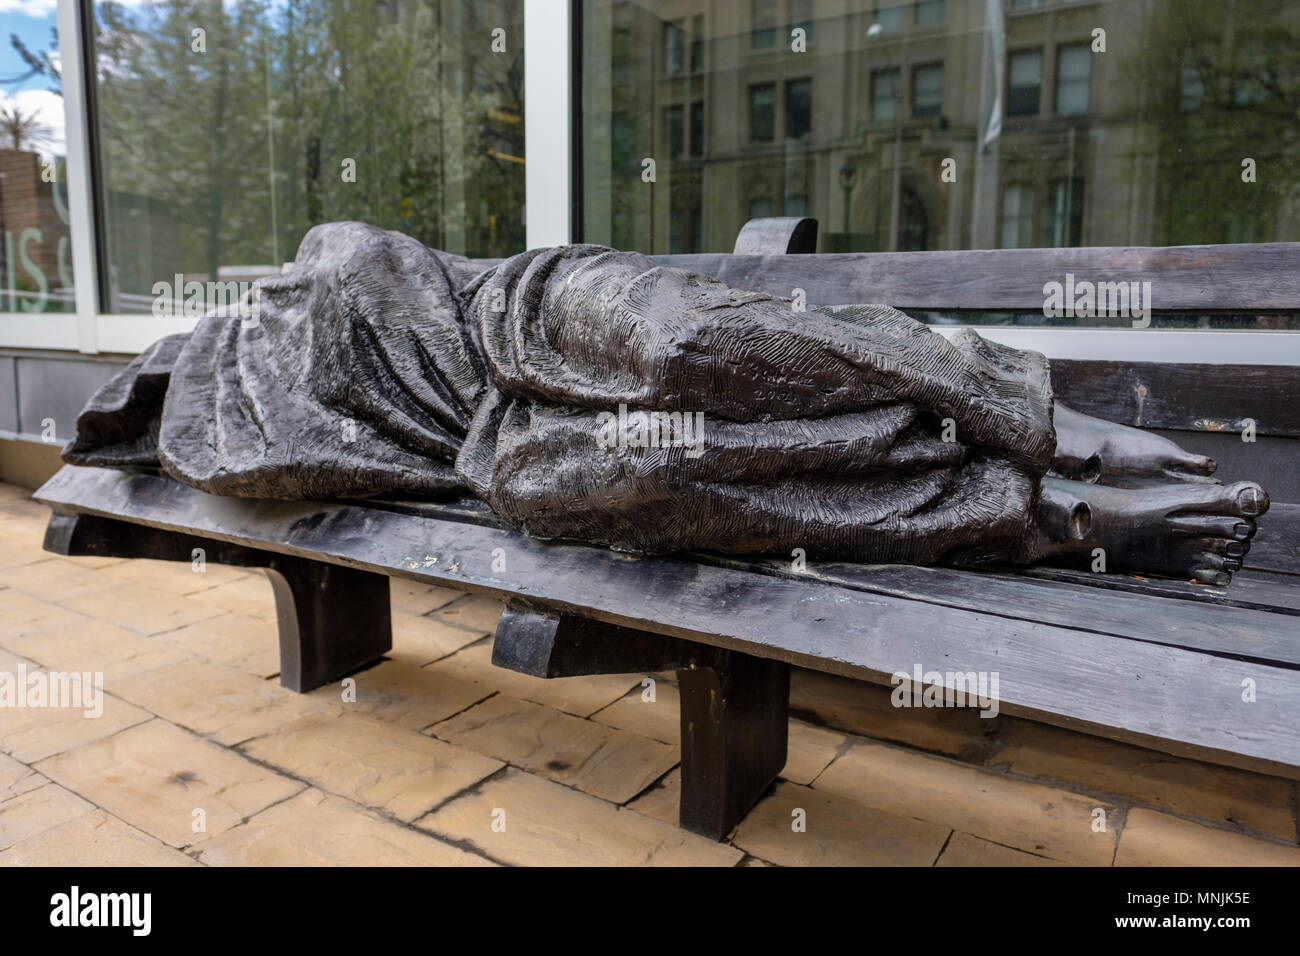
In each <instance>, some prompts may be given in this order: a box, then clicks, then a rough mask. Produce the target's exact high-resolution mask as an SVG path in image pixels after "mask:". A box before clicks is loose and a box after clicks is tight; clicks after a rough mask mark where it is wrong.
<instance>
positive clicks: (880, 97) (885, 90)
mask: <svg viewBox="0 0 1300 956" xmlns="http://www.w3.org/2000/svg"><path fill="white" fill-rule="evenodd" d="M897 117H898V70H876V71H875V72H874V73H872V74H871V119H872V121H874V122H876V123H884V122H890V121H892V120H894V119H896V118H897Z"/></svg>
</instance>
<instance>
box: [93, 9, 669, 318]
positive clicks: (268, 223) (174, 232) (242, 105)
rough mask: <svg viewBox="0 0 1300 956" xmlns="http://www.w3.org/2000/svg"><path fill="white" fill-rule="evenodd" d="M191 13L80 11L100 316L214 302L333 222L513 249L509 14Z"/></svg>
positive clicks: (519, 143)
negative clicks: (89, 52) (95, 117)
mask: <svg viewBox="0 0 1300 956" xmlns="http://www.w3.org/2000/svg"><path fill="white" fill-rule="evenodd" d="M204 9H205V14H204V16H203V18H202V20H203V24H202V26H201V27H199V25H198V21H196V20H195V16H194V10H193V8H191V7H189V6H186V5H183V4H177V3H170V2H141V3H132V4H120V3H96V4H95V5H94V15H95V27H96V36H95V38H94V40H95V63H96V67H97V70H96V73H97V75H96V82H97V101H98V111H99V143H100V155H101V159H102V178H103V182H104V194H103V196H102V197H101V203H102V208H101V211H100V215H101V217H102V221H103V223H104V231H105V233H106V236H107V249H106V250H105V253H106V254H107V256H108V262H109V266H110V275H109V289H108V290H107V296H106V298H107V300H108V302H107V305H108V307H109V308H110V309H111V310H112V311H115V312H132V311H146V312H147V311H150V310H151V308H152V307H153V305H154V302H155V300H156V299H157V298H158V297H159V296H160V295H162V294H165V293H166V291H167V289H168V288H170V289H172V290H173V291H174V290H175V285H176V284H177V282H178V280H177V279H176V277H178V276H179V277H180V279H179V282H182V283H189V282H191V281H197V282H200V283H205V288H207V289H211V290H213V291H212V293H211V295H210V296H209V297H208V298H211V297H212V296H222V295H228V294H229V291H228V290H229V288H230V286H229V285H228V283H231V282H234V283H240V282H249V281H251V280H253V279H256V278H257V277H259V276H261V275H266V274H268V273H276V272H279V271H280V270H281V268H282V266H283V264H284V263H285V262H286V261H287V260H289V259H292V257H293V255H294V252H295V251H296V249H297V246H298V243H299V241H300V240H301V239H302V236H303V234H304V233H305V232H306V231H307V230H308V229H310V228H311V227H312V226H313V225H315V224H317V223H320V222H328V221H331V220H339V219H359V220H363V221H366V222H370V223H373V224H375V225H378V226H382V227H384V228H387V229H394V230H398V231H401V232H405V233H408V234H410V235H412V236H414V237H415V238H416V239H418V240H420V241H421V242H423V243H425V244H427V245H430V246H433V247H435V248H439V249H445V250H447V251H449V252H457V253H464V254H469V255H473V256H504V255H508V254H510V253H513V252H518V251H521V250H522V249H523V248H524V245H525V241H524V214H523V213H524V132H523V106H524V104H523V53H524V51H523V41H524V29H523V2H522V0H488V2H469V0H382V2H381V0H373V2H369V0H353V2H342V0H324V2H319V3H307V2H301V0H288V2H284V3H275V4H266V5H261V4H248V3H235V2H231V0H227V2H223V3H213V4H209V5H208V6H207V7H205V8H204ZM196 28H201V29H202V30H203V31H204V32H203V33H202V34H201V35H196V34H194V33H193V32H192V31H193V30H195V29H196ZM660 35H661V34H660V31H658V30H657V31H656V37H659V36H660ZM606 82H608V80H606ZM642 115H644V114H642ZM606 122H607V123H609V122H610V118H609V117H607V119H606ZM615 125H616V124H615ZM615 139H617V138H615ZM624 148H626V147H624ZM643 155H645V154H643ZM214 287H215V288H214ZM157 290H162V291H161V292H160V291H157ZM205 304H208V305H210V304H216V303H213V302H210V301H208V300H207V299H205Z"/></svg>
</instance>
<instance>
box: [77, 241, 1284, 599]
mask: <svg viewBox="0 0 1300 956" xmlns="http://www.w3.org/2000/svg"><path fill="white" fill-rule="evenodd" d="M629 410H630V411H629ZM674 415H676V416H677V417H676V418H674V417H673V416H674ZM629 423H631V427H630V428H629ZM665 428H666V430H667V432H666V440H660V439H663V438H665V435H664V434H661V431H662V430H664V429H665ZM701 428H702V429H703V432H702V433H701ZM688 429H689V433H688ZM629 431H630V432H631V434H629ZM65 460H67V461H68V462H70V463H73V464H90V465H109V466H133V465H135V466H153V467H161V468H162V469H164V470H165V471H166V472H167V473H169V474H170V475H172V476H173V477H174V478H176V479H178V480H180V481H182V482H185V483H187V484H190V485H193V486H195V487H197V488H200V489H203V490H205V491H209V492H212V493H215V494H226V495H242V496H250V497H278V498H332V497H344V496H346V497H356V496H370V495H404V496H417V497H431V496H449V495H456V494H463V493H464V492H465V491H466V490H468V491H470V492H472V493H473V494H475V495H477V496H478V497H479V498H481V499H483V500H484V501H486V502H487V503H488V504H489V505H491V507H492V508H493V510H494V511H495V512H496V513H497V514H499V515H500V516H501V517H503V518H504V519H506V520H507V521H509V522H510V523H511V524H512V525H514V526H515V527H517V528H519V529H521V530H523V531H525V532H527V533H529V534H532V535H535V536H538V537H543V538H558V539H575V540H583V541H590V542H595V543H600V544H605V545H608V546H611V547H614V548H618V549H622V550H628V551H634V552H643V553H653V552H670V551H677V550H689V549H709V550H715V551H723V552H730V553H783V554H789V553H790V551H791V550H792V549H793V548H802V549H804V550H805V552H806V553H807V555H808V557H810V558H818V557H822V558H832V557H833V558H842V559H848V560H858V561H871V562H906V563H918V564H926V563H933V562H938V561H955V562H963V563H974V564H980V563H991V562H1013V563H1032V562H1035V561H1042V560H1047V561H1053V562H1065V563H1080V562H1083V563H1084V566H1086V564H1087V562H1089V561H1090V560H1091V558H1092V556H1093V554H1094V552H1095V550H1096V549H1097V548H1101V549H1102V550H1103V551H1104V552H1105V553H1106V556H1107V561H1108V567H1109V568H1110V569H1112V570H1137V571H1147V572H1154V573H1160V574H1170V575H1174V576H1179V577H1192V578H1195V579H1196V580H1199V581H1202V582H1205V583H1213V584H1221V585H1223V584H1227V583H1228V582H1229V580H1230V576H1231V574H1232V572H1233V571H1235V570H1237V569H1239V568H1240V567H1241V561H1242V558H1243V556H1244V555H1245V553H1246V551H1247V550H1248V548H1249V545H1250V540H1251V538H1252V536H1253V535H1254V533H1255V518H1257V517H1258V516H1259V515H1260V514H1262V513H1263V512H1264V511H1265V510H1266V509H1267V507H1268V496H1267V495H1266V494H1265V492H1264V491H1263V489H1262V488H1260V487H1259V486H1258V485H1257V484H1254V483H1252V482H1238V483H1235V484H1232V485H1223V484H1220V483H1218V482H1217V481H1216V480H1215V479H1213V478H1212V477H1211V474H1212V472H1213V470H1214V463H1213V462H1212V461H1210V460H1209V459H1207V458H1203V457H1200V456H1196V455H1191V454H1188V453H1186V452H1184V451H1183V450H1182V449H1180V448H1178V446H1176V445H1174V444H1173V443H1172V442H1169V441H1167V440H1166V439H1163V438H1160V437H1159V436H1155V435H1152V434H1149V433H1145V432H1142V431H1139V430H1136V429H1130V428H1126V427H1124V426H1121V425H1115V424H1111V423H1109V422H1103V421H1101V420H1098V419H1094V418H1090V417H1088V416H1086V415H1082V414H1080V413H1077V412H1074V411H1072V410H1070V409H1067V408H1065V407H1063V406H1060V405H1059V404H1057V405H1056V406H1055V407H1053V400H1052V391H1051V382H1050V375H1049V367H1048V363H1047V360H1046V359H1044V358H1043V357H1042V356H1041V355H1038V354H1036V353H1032V352H1022V351H1018V350H1015V349H1011V348H1008V347H1006V346H1002V345H998V344H996V343H992V342H988V341H986V340H984V339H982V338H980V337H979V336H978V335H976V334H975V333H974V332H971V331H969V330H967V331H964V332H962V333H959V334H958V335H957V336H955V337H954V338H953V339H952V340H951V341H949V340H947V339H945V338H943V337H942V336H940V335H938V334H937V333H935V332H932V331H931V330H930V329H928V328H927V327H926V326H924V325H922V324H921V323H918V322H916V321H914V320H912V319H910V318H908V317H907V316H904V315H903V314H902V313H900V312H897V311H896V310H894V309H891V308H889V307H886V306H867V305H863V306H836V307H827V308H821V309H811V310H809V311H807V312H800V313H793V312H792V310H791V305H790V302H789V301H788V300H782V299H779V298H776V297H773V296H769V295H765V294H760V293H754V292H746V291H741V290H737V289H734V288H731V287H729V286H727V285H725V284H723V283H721V282H719V281H717V280H714V279H710V278H707V277H703V276H699V275H695V274H692V273H687V272H683V271H680V270H674V269H666V268H663V267H659V266H656V265H655V264H654V263H653V262H652V261H651V260H649V259H647V258H646V257H644V256H641V255H639V254H637V253H624V252H615V251H613V250H610V249H606V248H603V247H597V246H583V245H576V246H564V247H558V248H553V249H540V250H533V251H530V252H527V253H523V254H521V255H518V256H514V257H512V258H510V259H508V260H505V261H504V262H503V263H501V264H500V265H498V266H495V267H493V268H491V269H488V270H486V271H479V270H478V269H476V268H475V266H474V265H473V264H472V263H471V262H469V261H468V260H466V259H462V258H460V257H457V256H453V255H448V254H446V253H442V252H437V251H435V250H430V249H428V248H426V247H424V246H422V245H420V244H419V243H418V242H416V241H414V240H412V239H410V238H409V237H407V236H404V235H402V234H399V233H389V232H385V231H383V230H380V229H376V228H374V227H370V226H365V225H362V224H360V223H331V224H327V225H322V226H317V227H315V228H314V229H312V230H311V231H310V232H309V233H308V234H307V236H306V237H305V238H304V239H303V242H302V245H301V247H300V249H299V252H298V257H297V259H296V260H295V262H294V265H293V267H292V268H291V269H290V270H289V271H288V272H286V273H285V274H284V275H281V276H276V277H272V278H268V279H263V280H261V281H260V282H259V283H258V285H257V288H256V290H255V294H254V295H252V296H250V297H249V298H247V299H245V300H243V301H242V302H241V303H240V304H239V305H238V306H236V307H233V308H227V309H219V310H216V311H214V312H212V313H210V314H209V315H208V316H206V317H204V318H203V319H202V320H201V321H200V323H199V325H198V326H197V327H196V328H195V330H194V332H193V333H189V334H185V335H175V336H169V337H167V338H165V339H162V340H160V341H159V342H157V343H155V345H154V346H152V347H151V348H150V349H149V350H147V351H146V352H144V353H143V354H142V355H140V356H139V357H138V358H137V359H136V360H135V361H133V362H132V363H131V365H130V366H128V368H127V369H125V370H123V372H122V373H120V374H119V375H118V376H116V377H115V378H114V379H113V380H112V381H110V382H109V383H107V384H106V385H105V386H104V387H103V388H102V389H101V390H100V391H99V392H98V393H97V394H96V395H95V396H94V397H93V398H92V399H91V401H90V403H89V404H88V405H87V406H86V408H85V409H84V410H83V412H82V414H81V416H80V418H79V419H78V424H77V437H76V440H75V441H74V442H73V443H72V444H71V445H70V446H69V447H68V449H67V451H66V452H65Z"/></svg>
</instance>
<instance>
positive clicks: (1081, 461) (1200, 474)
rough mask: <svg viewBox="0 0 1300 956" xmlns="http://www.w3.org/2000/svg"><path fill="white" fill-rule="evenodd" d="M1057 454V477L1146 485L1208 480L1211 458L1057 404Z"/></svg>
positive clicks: (1114, 484) (1054, 470) (1212, 466)
mask: <svg viewBox="0 0 1300 956" xmlns="http://www.w3.org/2000/svg"><path fill="white" fill-rule="evenodd" d="M1052 418H1053V422H1054V423H1055V425H1056V456H1055V458H1054V459H1053V461H1052V474H1053V475H1056V476H1057V477H1060V478H1069V479H1073V480H1075V481H1086V482H1089V483H1090V484H1101V485H1109V486H1111V487H1112V488H1148V487H1151V486H1152V485H1162V484H1168V483H1170V482H1182V481H1201V482H1213V481H1216V480H1217V479H1215V478H1211V477H1210V476H1211V475H1212V474H1213V473H1214V469H1215V463H1214V459H1212V458H1206V457H1205V456H1204V455H1194V454H1192V453H1191V452H1189V451H1186V450H1184V449H1182V448H1180V447H1179V446H1178V445H1176V444H1174V443H1173V442H1171V441H1170V440H1169V439H1168V438H1164V437H1162V436H1160V435H1157V434H1155V433H1154V432H1148V431H1143V430H1142V429H1140V428H1130V427H1128V426H1127V425H1117V424H1115V423H1114V422H1108V421H1104V420H1103V419H1100V418H1093V417H1092V416H1091V415H1085V414H1083V413H1082V412H1076V411H1075V410H1074V409H1072V408H1069V407H1068V406H1065V405H1062V404H1061V403H1060V402H1057V403H1056V407H1055V409H1054V411H1053V414H1052Z"/></svg>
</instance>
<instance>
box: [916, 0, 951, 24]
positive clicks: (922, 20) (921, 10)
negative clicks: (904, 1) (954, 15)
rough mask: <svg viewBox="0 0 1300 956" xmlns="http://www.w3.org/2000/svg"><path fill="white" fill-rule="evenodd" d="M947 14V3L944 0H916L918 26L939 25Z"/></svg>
mask: <svg viewBox="0 0 1300 956" xmlns="http://www.w3.org/2000/svg"><path fill="white" fill-rule="evenodd" d="M947 16H948V10H947V4H946V3H945V2H944V0H917V3H916V25H917V26H918V27H937V26H940V25H941V24H942V23H943V21H944V20H945V19H947Z"/></svg>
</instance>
